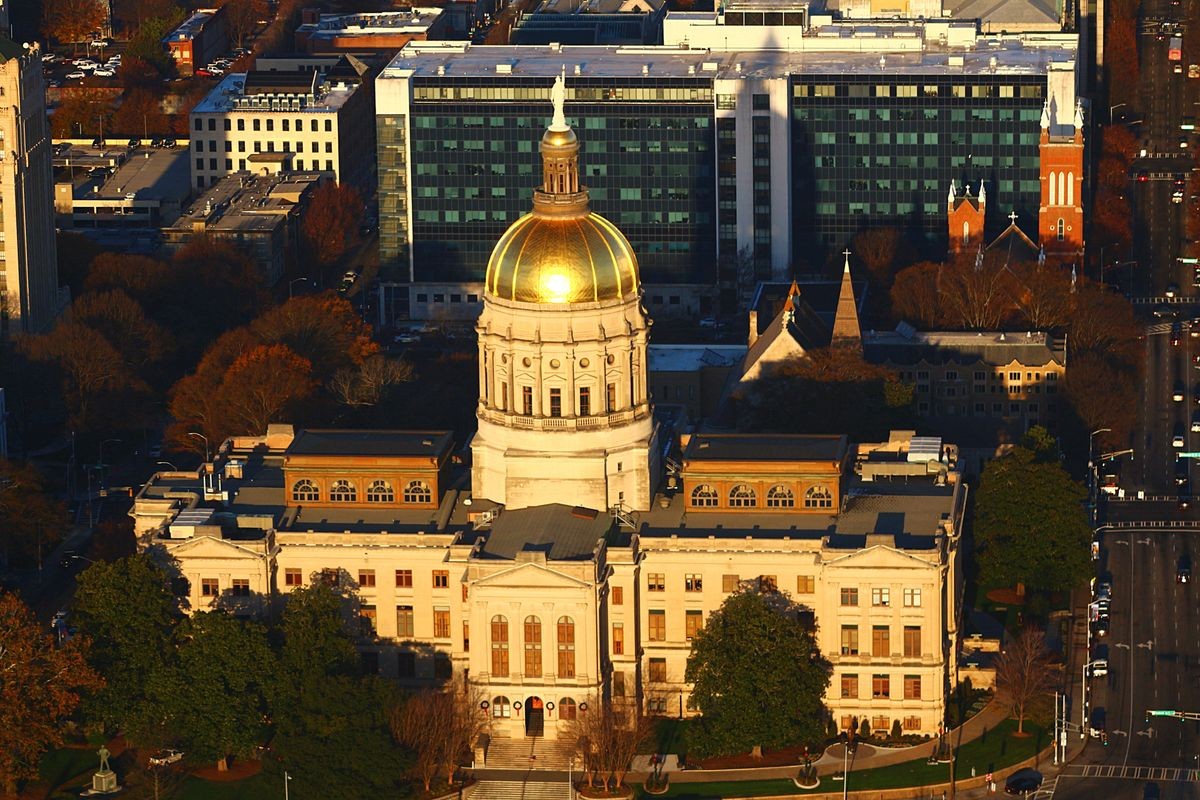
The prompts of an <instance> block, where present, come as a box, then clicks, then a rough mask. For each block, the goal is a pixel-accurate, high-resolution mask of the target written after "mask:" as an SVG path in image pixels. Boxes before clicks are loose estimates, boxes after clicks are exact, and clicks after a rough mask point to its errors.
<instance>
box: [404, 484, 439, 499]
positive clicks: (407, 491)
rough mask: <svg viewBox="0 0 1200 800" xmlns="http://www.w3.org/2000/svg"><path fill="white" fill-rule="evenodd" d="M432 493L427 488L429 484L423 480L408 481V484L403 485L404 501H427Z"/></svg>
mask: <svg viewBox="0 0 1200 800" xmlns="http://www.w3.org/2000/svg"><path fill="white" fill-rule="evenodd" d="M431 497H433V493H432V492H430V490H429V484H428V483H426V482H425V481H409V483H408V486H405V487H404V502H406V503H428V502H429V500H430V498H431Z"/></svg>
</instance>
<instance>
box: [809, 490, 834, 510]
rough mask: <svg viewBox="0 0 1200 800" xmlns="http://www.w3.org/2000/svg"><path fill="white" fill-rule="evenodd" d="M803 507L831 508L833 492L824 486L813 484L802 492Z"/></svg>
mask: <svg viewBox="0 0 1200 800" xmlns="http://www.w3.org/2000/svg"><path fill="white" fill-rule="evenodd" d="M804 507H805V508H833V492H831V491H829V488H828V487H826V486H813V487H812V488H810V489H809V490H808V491H807V492H805V493H804Z"/></svg>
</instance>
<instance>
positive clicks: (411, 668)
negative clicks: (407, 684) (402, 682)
mask: <svg viewBox="0 0 1200 800" xmlns="http://www.w3.org/2000/svg"><path fill="white" fill-rule="evenodd" d="M396 672H397V674H398V675H399V676H400V677H401V678H415V677H417V654H416V653H401V654H400V660H399V662H398V663H397V664H396Z"/></svg>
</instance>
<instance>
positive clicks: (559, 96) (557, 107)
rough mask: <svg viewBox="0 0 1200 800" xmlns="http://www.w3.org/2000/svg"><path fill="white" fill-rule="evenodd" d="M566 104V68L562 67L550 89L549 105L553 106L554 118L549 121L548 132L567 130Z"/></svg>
mask: <svg viewBox="0 0 1200 800" xmlns="http://www.w3.org/2000/svg"><path fill="white" fill-rule="evenodd" d="M566 102H567V68H566V67H563V70H562V72H560V73H559V74H558V76H557V77H555V78H554V85H553V86H551V87H550V104H551V105H552V106H554V118H553V119H552V120H551V121H550V130H552V131H565V130H569V129H570V126H569V125H567V116H566V111H565V110H564V106H565V105H566Z"/></svg>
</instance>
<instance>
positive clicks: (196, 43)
mask: <svg viewBox="0 0 1200 800" xmlns="http://www.w3.org/2000/svg"><path fill="white" fill-rule="evenodd" d="M162 45H163V47H164V48H165V49H166V51H167V54H168V55H169V56H170V57H171V60H172V61H173V62H174V63H175V69H176V70H177V71H178V72H179V74H180V75H183V76H188V75H193V74H195V72H196V70H198V69H199V68H201V67H203V66H205V65H206V64H208V63H209V62H210V61H212V60H213V59H214V58H217V57H218V56H220V55H221V54H222V53H224V52H225V51H226V50H227V49H228V47H229V24H228V21H227V20H226V18H225V7H224V6H220V7H218V8H199V9H196V10H195V11H193V12H192V15H191V16H190V17H188V18H187V19H185V20H184V21H183V22H181V23H180V24H179V27H177V28H175V29H174V30H173V31H171V32H170V33H169V34H167V35H166V36H164V37H163V39H162Z"/></svg>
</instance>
